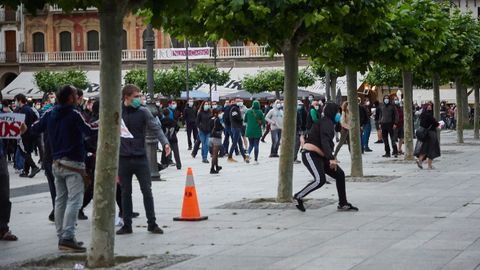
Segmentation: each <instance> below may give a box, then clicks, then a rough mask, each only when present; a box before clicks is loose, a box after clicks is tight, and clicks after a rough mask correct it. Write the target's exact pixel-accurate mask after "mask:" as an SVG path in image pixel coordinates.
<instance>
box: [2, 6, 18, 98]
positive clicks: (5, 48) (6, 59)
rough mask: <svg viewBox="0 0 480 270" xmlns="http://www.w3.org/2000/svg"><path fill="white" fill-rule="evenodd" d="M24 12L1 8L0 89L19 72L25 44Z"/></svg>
mask: <svg viewBox="0 0 480 270" xmlns="http://www.w3.org/2000/svg"><path fill="white" fill-rule="evenodd" d="M22 25H23V24H22V12H21V10H20V9H11V8H6V7H3V6H0V89H2V88H3V87H4V86H5V85H8V84H9V83H10V82H11V81H13V80H14V79H15V78H16V77H17V75H18V72H19V65H18V57H17V56H18V54H17V52H18V51H19V49H21V48H22V44H23V32H22Z"/></svg>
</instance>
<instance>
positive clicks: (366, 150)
mask: <svg viewBox="0 0 480 270" xmlns="http://www.w3.org/2000/svg"><path fill="white" fill-rule="evenodd" d="M365 152H373V150H372V149H370V148H367V149H365Z"/></svg>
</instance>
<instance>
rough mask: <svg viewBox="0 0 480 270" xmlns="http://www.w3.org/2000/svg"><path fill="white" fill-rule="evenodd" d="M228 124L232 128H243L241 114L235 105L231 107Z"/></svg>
mask: <svg viewBox="0 0 480 270" xmlns="http://www.w3.org/2000/svg"><path fill="white" fill-rule="evenodd" d="M230 123H231V125H232V128H242V127H243V119H242V112H241V111H240V108H239V107H238V106H237V105H233V106H232V107H231V109H230Z"/></svg>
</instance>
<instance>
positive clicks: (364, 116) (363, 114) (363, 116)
mask: <svg viewBox="0 0 480 270" xmlns="http://www.w3.org/2000/svg"><path fill="white" fill-rule="evenodd" d="M358 111H359V115H360V135H361V136H360V138H361V144H362V154H363V153H364V152H365V150H366V146H365V144H364V141H363V133H364V132H365V129H366V128H367V124H368V123H370V118H369V117H368V112H367V109H366V108H365V106H364V105H363V104H362V99H361V98H358ZM367 152H370V151H367Z"/></svg>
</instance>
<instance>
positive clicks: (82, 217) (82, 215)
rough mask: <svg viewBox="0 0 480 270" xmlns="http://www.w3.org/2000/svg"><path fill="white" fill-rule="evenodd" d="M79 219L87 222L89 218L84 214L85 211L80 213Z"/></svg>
mask: <svg viewBox="0 0 480 270" xmlns="http://www.w3.org/2000/svg"><path fill="white" fill-rule="evenodd" d="M78 219H79V220H87V219H88V217H87V216H86V215H85V213H83V210H80V211H78Z"/></svg>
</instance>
